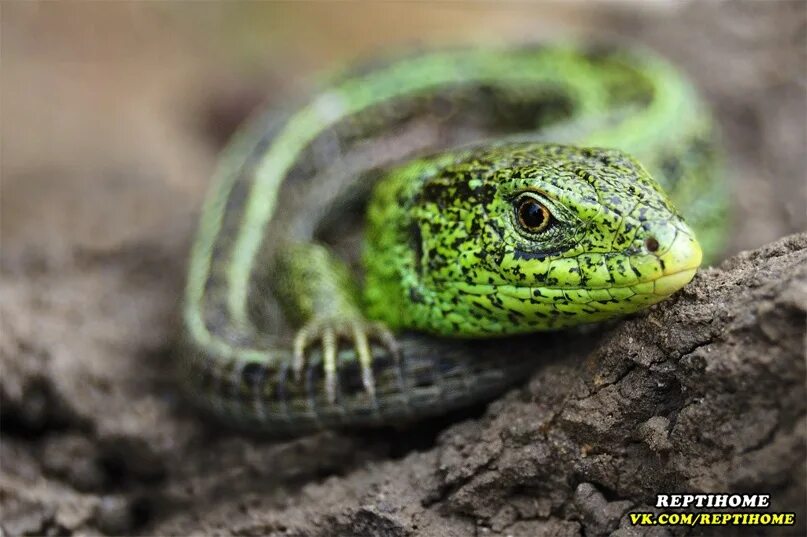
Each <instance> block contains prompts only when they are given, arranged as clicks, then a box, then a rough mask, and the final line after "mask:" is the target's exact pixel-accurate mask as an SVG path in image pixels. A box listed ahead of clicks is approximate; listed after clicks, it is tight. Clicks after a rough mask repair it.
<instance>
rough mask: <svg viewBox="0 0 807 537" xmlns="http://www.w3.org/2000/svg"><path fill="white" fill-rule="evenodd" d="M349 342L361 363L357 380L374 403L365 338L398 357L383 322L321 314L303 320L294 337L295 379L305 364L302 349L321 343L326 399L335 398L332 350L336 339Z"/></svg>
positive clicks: (335, 345) (398, 351) (369, 357)
mask: <svg viewBox="0 0 807 537" xmlns="http://www.w3.org/2000/svg"><path fill="white" fill-rule="evenodd" d="M340 339H342V340H344V341H347V342H349V343H350V344H351V345H352V346H353V348H354V349H355V351H356V356H357V357H358V359H359V364H360V366H361V379H362V384H363V386H364V389H365V391H366V392H367V394H368V395H369V396H370V399H371V400H372V401H373V402H375V380H374V378H373V367H372V366H373V356H372V354H371V352H370V344H369V341H370V340H371V339H372V340H374V341H376V342H378V343H379V344H381V345H382V346H383V347H384V348H386V349H387V350H388V351H389V352H390V354H392V356H393V357H394V358H395V359H396V360H398V359H400V349H399V347H398V342H397V340H396V339H395V336H394V335H393V334H392V332H390V330H389V328H387V326H386V325H385V324H384V323H380V322H374V321H367V320H365V319H362V318H351V317H347V318H334V317H321V318H316V319H312V320H311V321H309V322H308V323H306V324H305V325H304V326H303V327H302V328H301V329H300V330H299V331H298V332H297V335H296V336H295V337H294V358H293V362H292V370H293V371H294V375H295V379H297V380H299V379H300V375H301V374H302V371H303V369H304V367H305V362H306V359H305V351H306V349H308V348H309V347H310V346H311V345H312V344H314V343H315V342H317V341H319V342H320V344H321V345H322V361H323V364H324V369H325V390H326V394H327V396H328V402H329V403H334V402H335V401H336V369H337V362H336V352H337V350H338V343H339V340H340Z"/></svg>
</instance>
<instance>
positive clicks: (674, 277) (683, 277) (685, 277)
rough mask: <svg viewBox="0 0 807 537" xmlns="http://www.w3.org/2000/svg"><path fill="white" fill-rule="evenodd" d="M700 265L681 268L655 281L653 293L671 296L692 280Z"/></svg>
mask: <svg viewBox="0 0 807 537" xmlns="http://www.w3.org/2000/svg"><path fill="white" fill-rule="evenodd" d="M697 271H698V267H695V268H690V269H684V270H680V271H678V272H674V273H672V274H665V275H664V276H661V277H660V278H657V279H656V280H655V281H654V282H653V294H654V295H658V296H669V295H671V294H673V293H674V292H676V291H678V290H679V289H681V288H682V287H684V286H685V285H686V284H688V283H689V282H691V281H692V278H694V277H695V273H696V272H697Z"/></svg>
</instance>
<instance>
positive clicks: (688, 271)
mask: <svg viewBox="0 0 807 537" xmlns="http://www.w3.org/2000/svg"><path fill="white" fill-rule="evenodd" d="M702 260H703V251H702V250H701V246H700V244H698V241H697V240H695V239H694V238H693V237H692V236H691V235H689V234H685V233H679V234H678V236H677V237H676V240H675V242H673V244H672V245H671V247H670V248H669V249H668V250H667V251H666V252H664V254H662V255H660V256H659V261H660V262H661V264H662V265H661V266H662V267H664V268H663V270H662V275H661V276H659V277H658V278H657V279H656V280H654V281H653V294H654V295H657V296H668V295H671V294H673V293H674V292H676V291H678V290H679V289H681V288H682V287H684V286H685V285H686V284H688V283H689V282H691V281H692V278H694V277H695V273H696V272H697V270H698V267H699V266H700V264H701V261H702Z"/></svg>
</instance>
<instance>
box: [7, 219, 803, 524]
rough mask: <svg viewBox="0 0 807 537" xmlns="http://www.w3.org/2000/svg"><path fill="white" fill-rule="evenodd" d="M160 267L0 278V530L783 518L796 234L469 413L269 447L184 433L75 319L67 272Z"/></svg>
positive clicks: (798, 337) (798, 300) (110, 341)
mask: <svg viewBox="0 0 807 537" xmlns="http://www.w3.org/2000/svg"><path fill="white" fill-rule="evenodd" d="M137 251H139V252H142V251H143V247H142V245H141V246H138V247H137ZM165 261H166V260H165V259H161V258H160V257H159V256H158V255H155V256H154V257H153V258H148V257H146V258H143V257H135V256H127V255H120V256H115V257H112V258H94V259H88V260H86V264H85V265H83V266H82V267H81V270H80V271H78V273H77V274H75V276H74V278H75V285H74V286H70V287H69V288H63V287H59V288H58V289H53V288H51V287H50V286H48V284H47V279H45V281H42V280H40V279H38V278H37V277H35V276H34V277H31V276H30V275H29V276H25V277H20V278H19V279H6V281H4V284H3V287H2V293H3V300H2V308H3V312H2V313H3V315H2V318H3V323H4V326H3V330H2V339H0V342H1V346H0V349H2V368H3V375H2V377H0V397H2V400H1V401H0V402H2V409H3V414H2V417H3V433H4V441H3V443H2V453H3V456H2V461H3V464H4V467H3V477H2V482H0V487H2V489H1V490H2V502H3V507H4V508H3V512H4V516H3V527H4V529H5V531H6V532H7V533H8V534H50V533H62V532H73V531H90V532H92V531H101V532H105V533H108V534H124V533H132V532H135V533H137V532H147V533H156V534H189V533H194V532H198V533H204V534H207V533H216V532H220V533H228V534H239V535H267V534H268V535H321V536H329V535H334V536H337V535H390V536H396V535H424V536H427V535H428V536H443V535H446V536H448V535H474V534H476V535H484V534H486V533H491V534H505V535H514V536H517V535H525V536H527V535H570V536H571V535H606V534H609V533H612V532H615V533H614V534H615V535H631V534H633V533H632V532H635V530H636V529H635V528H633V527H631V526H630V525H629V523H628V521H627V517H626V513H628V512H631V511H637V510H638V511H642V510H643V511H647V510H648V509H649V508H648V507H647V506H649V505H652V504H653V503H654V498H655V494H657V493H659V492H674V491H685V492H690V493H695V492H703V491H707V492H708V491H720V492H732V491H745V492H748V491H753V492H765V493H770V494H772V502H773V506H774V510H775V511H795V512H796V513H797V518H798V520H800V524H801V526H800V527H799V529H802V528H803V527H804V526H803V524H804V516H805V514H807V513H805V511H804V500H805V481H804V475H805V466H804V464H805V456H807V452H806V451H805V410H806V408H805V405H806V404H807V403H806V401H807V398H805V383H804V381H805V360H804V357H805V347H804V345H805V323H806V322H807V313H806V312H807V234H801V235H794V236H790V237H787V238H785V239H782V240H780V241H778V242H775V243H773V244H771V245H768V246H766V247H763V248H761V249H759V250H755V251H751V252H744V253H741V254H739V255H738V256H735V257H733V258H731V259H729V260H727V261H726V262H724V263H723V264H722V265H721V266H720V267H719V268H714V269H708V270H706V271H703V272H701V273H699V274H698V276H697V277H696V279H695V280H694V282H693V283H692V284H691V285H689V286H688V287H687V288H686V289H685V290H684V291H683V292H681V293H679V294H678V295H676V296H675V297H674V298H673V299H672V300H669V301H667V302H665V303H663V304H661V305H659V306H656V307H653V308H651V309H650V310H649V311H648V312H647V313H645V314H641V315H637V316H635V317H633V318H631V319H627V320H625V321H623V322H620V323H618V324H617V325H615V326H613V327H611V328H608V329H606V330H603V331H601V332H599V333H592V334H589V335H587V336H585V337H582V338H581V337H577V338H575V340H576V341H575V342H574V343H570V344H568V345H560V348H559V349H556V350H555V351H553V352H554V354H555V355H556V356H551V357H549V358H548V360H547V363H546V364H545V365H542V366H540V367H539V369H538V370H537V371H536V373H535V374H534V376H533V378H532V379H531V380H530V381H529V383H528V384H527V385H526V386H525V387H523V388H520V389H517V390H514V391H512V392H511V393H509V394H507V395H505V396H504V397H502V398H501V399H499V400H498V401H496V402H494V403H492V404H491V405H490V406H489V407H488V408H487V410H486V411H485V412H484V414H483V415H481V416H479V417H470V418H468V419H465V420H462V421H459V422H457V423H455V424H454V425H451V426H449V427H448V428H446V429H444V430H442V431H440V427H442V426H443V425H444V424H442V423H437V424H435V423H428V424H424V425H420V426H415V427H413V428H411V429H410V430H408V431H396V430H380V431H379V430H375V431H353V432H343V433H335V432H329V433H321V434H317V435H313V436H309V437H306V438H301V439H297V440H291V441H271V440H266V439H259V438H250V437H247V436H240V435H236V434H234V433H232V432H228V431H219V430H215V429H213V428H212V427H210V426H203V425H202V420H201V419H200V418H199V416H196V415H195V414H192V413H191V412H189V411H188V410H187V409H186V408H185V405H183V404H182V402H181V401H178V400H177V399H176V398H175V395H174V390H173V386H172V383H171V380H170V378H171V377H170V375H171V364H170V348H165V347H161V346H160V345H159V341H160V338H157V337H156V335H155V334H154V333H153V332H152V331H151V330H149V329H148V326H146V327H145V328H144V329H142V330H139V329H138V323H137V319H132V318H129V317H128V313H127V311H126V308H123V309H115V310H114V311H113V310H112V309H110V312H109V315H108V316H107V317H106V318H105V319H104V320H103V321H102V320H90V319H88V318H87V317H86V316H87V310H88V308H89V304H82V302H81V297H82V296H86V293H83V291H82V281H83V280H84V279H91V280H93V281H98V280H101V281H105V282H107V284H108V288H107V290H106V292H107V293H108V298H109V300H110V301H113V300H117V301H119V302H124V301H125V299H127V297H128V300H130V301H131V300H136V299H135V298H133V297H136V296H138V295H139V294H140V295H142V297H141V298H140V299H139V300H144V301H145V299H146V298H148V297H152V296H153V295H152V293H159V292H160V289H159V286H157V287H154V288H152V289H151V292H148V293H135V292H133V288H132V286H134V288H135V289H136V288H137V282H138V281H139V280H140V279H141V278H143V275H144V274H150V273H151V271H155V270H157V267H159V266H161V265H162V264H163V263H164V262H165ZM147 302H149V303H152V302H153V303H159V302H160V301H158V300H154V301H147ZM68 303H69V304H70V307H69V308H68V309H63V308H67V307H66V304H68ZM83 306H86V307H83ZM141 306H142V304H141ZM45 309H46V310H47V311H49V312H52V313H51V315H44V314H43V313H44V312H43V310H45ZM143 309H144V308H142V307H138V310H143ZM149 313H150V314H154V315H155V316H156V317H157V318H160V316H163V318H165V319H168V318H170V315H169V314H168V312H167V311H150V312H149ZM34 319H36V321H35V320H34ZM142 322H144V323H145V321H142ZM107 323H110V324H112V325H115V326H120V325H124V326H127V327H129V329H130V330H133V331H136V332H137V335H138V337H140V338H143V351H142V352H141V353H139V354H137V355H132V356H121V355H116V354H115V352H114V350H115V348H116V347H117V346H119V345H120V342H119V341H117V338H130V337H132V334H131V333H130V332H128V331H124V332H121V331H120V330H117V331H114V330H108V331H104V330H103V328H104V327H105V326H108V325H107ZM145 324H149V323H145ZM150 324H153V323H150ZM152 328H153V326H152ZM45 329H47V330H45ZM64 334H72V337H73V339H74V340H75V341H78V342H85V344H86V347H83V348H82V350H83V351H84V352H80V353H77V352H76V351H77V348H76V347H75V345H77V343H71V348H70V350H69V352H67V349H65V347H64V345H65V344H64V342H63V341H62V337H63V336H64ZM116 334H117V335H116ZM150 338H154V339H153V340H152V339H150ZM540 342H541V339H540V337H539V338H536V346H538V345H540ZM790 530H793V528H790ZM675 531H677V530H671V534H675ZM659 534H661V535H663V534H666V533H664V531H662V532H661V533H659ZM783 534H789V533H786V532H785V533H783Z"/></svg>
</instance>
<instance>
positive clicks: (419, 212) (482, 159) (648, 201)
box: [413, 143, 701, 336]
mask: <svg viewBox="0 0 807 537" xmlns="http://www.w3.org/2000/svg"><path fill="white" fill-rule="evenodd" d="M413 219H414V225H413V229H414V230H415V233H416V237H415V242H416V243H417V244H416V250H417V255H416V257H417V259H416V264H417V266H418V271H419V273H420V274H421V277H420V278H418V282H419V285H418V289H416V291H417V292H418V293H419V294H420V295H421V296H422V297H424V299H423V303H424V305H423V308H422V309H421V316H422V317H423V320H422V322H417V321H418V315H415V317H416V322H415V324H420V325H422V327H423V328H427V329H429V327H433V326H438V328H437V329H436V330H434V331H438V332H441V333H445V334H457V335H466V336H474V335H489V334H491V333H518V332H529V331H535V330H542V329H555V328H560V327H564V326H572V325H578V324H583V323H589V322H597V321H602V320H605V319H609V318H612V317H616V316H619V315H624V314H628V313H632V312H634V311H637V310H639V309H641V308H644V307H646V306H648V305H650V304H653V303H656V302H659V301H660V300H663V299H664V298H666V297H667V296H669V295H670V294H672V293H674V292H675V291H677V290H678V289H680V288H682V287H683V286H684V285H686V284H687V283H689V281H690V280H691V279H692V278H693V277H694V275H695V272H696V270H697V268H698V266H699V265H700V263H701V248H700V246H699V244H698V242H697V240H696V239H695V236H694V233H693V231H692V230H691V229H690V227H689V226H688V225H687V224H686V223H685V222H684V221H683V219H682V218H681V216H680V215H679V213H678V212H677V210H676V209H675V208H674V207H673V206H672V204H671V203H670V201H669V200H668V199H667V196H666V194H665V193H664V192H663V191H662V190H661V188H660V187H659V186H658V184H657V183H656V182H655V181H654V180H653V179H652V178H651V177H650V176H649V174H648V173H647V172H646V171H645V170H644V168H642V166H641V165H640V164H639V163H638V162H637V161H636V160H635V159H633V158H632V157H630V156H628V155H626V154H625V153H623V152H621V151H618V150H612V149H588V148H575V147H570V146H561V145H547V144H537V143H512V144H507V145H501V146H497V147H494V148H492V149H489V150H486V151H483V152H481V153H480V152H475V153H473V156H471V154H470V153H468V156H467V158H465V157H462V158H459V159H456V160H454V161H453V162H451V163H448V164H446V165H445V166H442V167H441V168H440V170H439V171H437V172H436V173H435V174H434V175H432V176H431V177H430V178H429V179H428V180H426V182H425V183H424V184H423V187H422V189H421V190H420V193H419V195H418V197H417V198H416V199H415V203H414V206H413Z"/></svg>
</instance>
